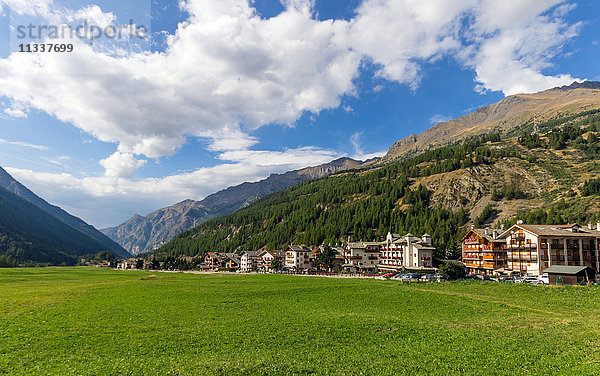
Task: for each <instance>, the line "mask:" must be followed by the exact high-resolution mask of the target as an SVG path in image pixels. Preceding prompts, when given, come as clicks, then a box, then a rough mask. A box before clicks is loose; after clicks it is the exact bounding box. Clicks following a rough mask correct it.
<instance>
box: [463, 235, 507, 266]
mask: <svg viewBox="0 0 600 376" xmlns="http://www.w3.org/2000/svg"><path fill="white" fill-rule="evenodd" d="M502 232H504V230H495V229H491V230H490V229H487V228H486V229H479V228H471V229H470V230H469V231H468V232H467V234H466V235H465V236H464V237H463V239H462V259H463V262H464V264H465V266H466V268H467V271H468V273H469V274H487V275H491V274H494V272H495V271H499V270H502V269H504V268H506V239H504V238H502V237H501V236H500V234H501V233H502Z"/></svg>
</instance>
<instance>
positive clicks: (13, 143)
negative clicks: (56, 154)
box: [0, 138, 48, 150]
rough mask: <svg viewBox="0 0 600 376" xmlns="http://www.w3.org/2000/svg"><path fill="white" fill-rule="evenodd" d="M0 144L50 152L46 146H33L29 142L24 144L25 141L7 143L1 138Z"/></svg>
mask: <svg viewBox="0 0 600 376" xmlns="http://www.w3.org/2000/svg"><path fill="white" fill-rule="evenodd" d="M0 144H8V145H15V146H22V147H26V148H32V149H37V150H48V147H47V146H44V145H35V144H31V143H29V142H23V141H7V140H5V139H2V138H0Z"/></svg>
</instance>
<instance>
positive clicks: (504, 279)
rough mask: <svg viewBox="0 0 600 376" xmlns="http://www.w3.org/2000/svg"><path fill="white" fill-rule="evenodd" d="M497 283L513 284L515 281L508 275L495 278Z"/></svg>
mask: <svg viewBox="0 0 600 376" xmlns="http://www.w3.org/2000/svg"><path fill="white" fill-rule="evenodd" d="M496 280H497V281H498V282H505V283H515V279H514V278H513V277H511V276H509V275H501V276H499V277H498V278H496Z"/></svg>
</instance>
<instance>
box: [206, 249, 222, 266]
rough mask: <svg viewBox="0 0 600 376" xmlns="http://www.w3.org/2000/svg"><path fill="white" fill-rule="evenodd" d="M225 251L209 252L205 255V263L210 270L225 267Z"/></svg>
mask: <svg viewBox="0 0 600 376" xmlns="http://www.w3.org/2000/svg"><path fill="white" fill-rule="evenodd" d="M225 258H226V256H225V253H222V252H208V253H206V255H204V265H206V267H207V268H208V269H210V270H217V269H219V268H220V267H223V262H224V261H225Z"/></svg>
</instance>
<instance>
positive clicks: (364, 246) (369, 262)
mask: <svg viewBox="0 0 600 376" xmlns="http://www.w3.org/2000/svg"><path fill="white" fill-rule="evenodd" d="M380 250H381V243H380V242H355V243H348V245H347V246H346V248H345V249H344V265H343V267H344V269H346V270H348V271H351V272H369V271H376V270H377V265H378V264H379V253H380Z"/></svg>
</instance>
